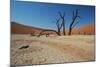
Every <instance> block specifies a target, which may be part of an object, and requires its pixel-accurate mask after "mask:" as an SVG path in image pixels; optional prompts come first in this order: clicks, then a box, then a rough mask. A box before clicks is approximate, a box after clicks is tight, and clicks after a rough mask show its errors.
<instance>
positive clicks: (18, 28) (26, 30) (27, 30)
mask: <svg viewBox="0 0 100 67" xmlns="http://www.w3.org/2000/svg"><path fill="white" fill-rule="evenodd" d="M42 30H46V29H42V28H36V27H31V26H27V25H23V24H18V23H16V22H11V33H12V34H31V33H35V34H39V33H40V32H41V31H42ZM46 33H52V34H55V32H52V31H47V32H46ZM67 33H68V29H66V34H67ZM72 34H84V35H93V34H95V24H90V25H83V26H81V27H80V28H79V29H77V28H74V29H73V30H72Z"/></svg>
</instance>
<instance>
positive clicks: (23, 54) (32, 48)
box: [11, 34, 95, 65]
mask: <svg viewBox="0 0 100 67" xmlns="http://www.w3.org/2000/svg"><path fill="white" fill-rule="evenodd" d="M94 39H95V38H94V35H72V36H50V37H45V36H41V37H36V36H30V35H18V34H17V35H12V37H11V65H34V64H49V63H50V64H51V63H67V62H82V61H94V60H95V43H94ZM25 45H29V47H28V48H25V49H19V48H20V47H22V46H25Z"/></svg>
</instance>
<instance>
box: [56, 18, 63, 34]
mask: <svg viewBox="0 0 100 67" xmlns="http://www.w3.org/2000/svg"><path fill="white" fill-rule="evenodd" d="M56 26H57V32H58V33H57V34H58V35H59V36H61V28H62V23H61V22H60V18H59V19H56Z"/></svg>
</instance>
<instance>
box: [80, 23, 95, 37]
mask: <svg viewBox="0 0 100 67" xmlns="http://www.w3.org/2000/svg"><path fill="white" fill-rule="evenodd" d="M79 31H80V34H87V35H94V34H95V24H89V25H85V26H81V27H80V29H79Z"/></svg>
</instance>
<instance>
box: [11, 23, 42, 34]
mask: <svg viewBox="0 0 100 67" xmlns="http://www.w3.org/2000/svg"><path fill="white" fill-rule="evenodd" d="M41 30H43V29H40V28H35V27H31V26H26V25H22V24H19V23H16V22H11V33H13V34H30V33H34V32H35V33H39V32H40V31H41Z"/></svg>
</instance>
